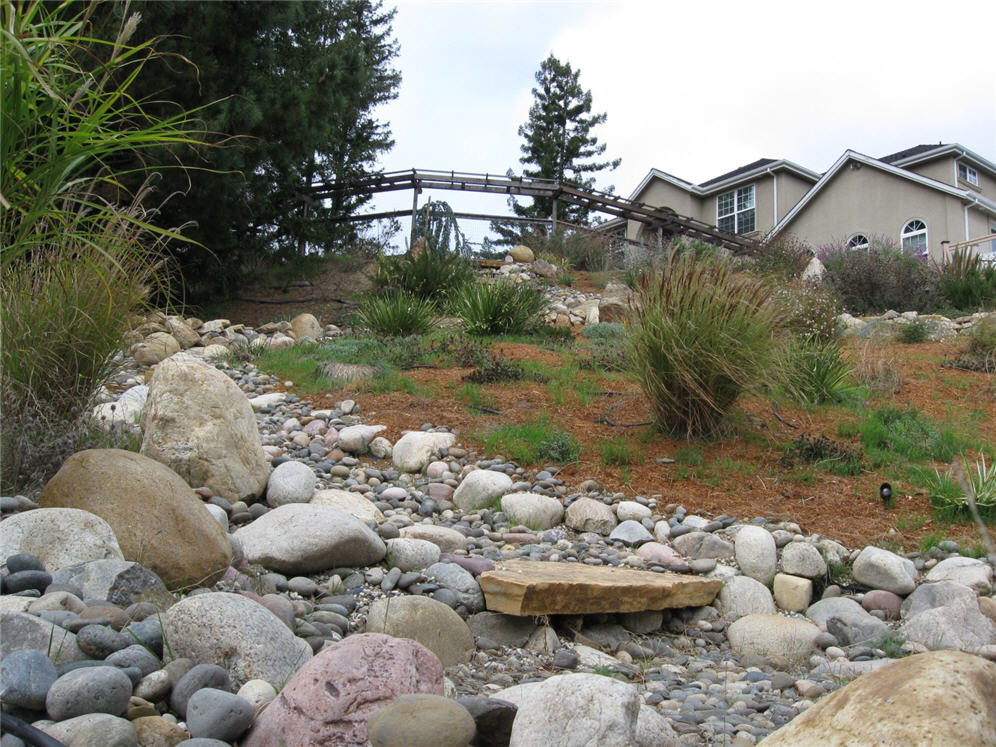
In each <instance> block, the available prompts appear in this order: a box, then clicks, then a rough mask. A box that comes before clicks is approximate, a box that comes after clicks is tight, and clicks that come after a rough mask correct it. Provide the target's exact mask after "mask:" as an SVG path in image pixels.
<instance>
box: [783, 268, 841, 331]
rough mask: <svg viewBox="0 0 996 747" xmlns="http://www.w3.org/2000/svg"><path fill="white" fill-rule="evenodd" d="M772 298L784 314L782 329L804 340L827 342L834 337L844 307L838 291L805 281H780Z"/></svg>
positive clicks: (838, 328) (838, 327) (838, 329)
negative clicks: (838, 318) (783, 327)
mask: <svg viewBox="0 0 996 747" xmlns="http://www.w3.org/2000/svg"><path fill="white" fill-rule="evenodd" d="M775 301H776V302H777V303H778V305H779V307H780V308H781V310H782V313H783V314H784V316H785V324H784V326H785V328H786V329H788V330H789V331H790V332H792V333H793V334H794V335H796V336H798V337H801V338H803V339H812V340H816V341H818V342H829V341H831V340H834V339H836V338H837V336H838V334H839V332H840V325H839V322H838V320H837V317H839V316H840V315H841V314H842V313H843V311H844V306H843V304H841V302H840V298H838V296H837V294H836V293H834V291H833V290H831V289H830V288H827V287H826V286H824V285H822V284H820V283H816V282H811V281H804V280H797V281H795V282H792V283H780V284H779V285H778V286H777V290H776V291H775Z"/></svg>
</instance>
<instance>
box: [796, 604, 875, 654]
mask: <svg viewBox="0 0 996 747" xmlns="http://www.w3.org/2000/svg"><path fill="white" fill-rule="evenodd" d="M806 617H808V618H809V619H810V620H813V621H814V622H816V623H822V624H824V625H826V626H827V630H829V631H830V633H832V634H833V635H834V636H836V637H837V640H838V641H840V642H841V643H842V644H843V645H845V646H850V645H853V644H855V643H874V642H876V641H878V640H879V639H880V638H882V636H884V635H885V634H886V633H888V632H889V626H888V625H886V624H885V623H884V622H882V621H881V620H879V619H878V618H877V617H874V616H873V615H871V614H869V613H868V612H866V611H865V610H864V608H862V606H861V605H860V604H858V603H857V602H855V601H854V600H853V599H848V598H847V597H830V598H827V599H821V600H820V601H819V602H816V603H815V604H813V605H812V606H810V608H809V609H807V610H806Z"/></svg>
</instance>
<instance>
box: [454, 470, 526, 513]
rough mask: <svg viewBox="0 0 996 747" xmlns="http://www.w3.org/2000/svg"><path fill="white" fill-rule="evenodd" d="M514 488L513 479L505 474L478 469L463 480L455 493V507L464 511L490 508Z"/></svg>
mask: <svg viewBox="0 0 996 747" xmlns="http://www.w3.org/2000/svg"><path fill="white" fill-rule="evenodd" d="M511 488H512V478H511V477H509V476H508V475H506V474H505V473H504V472H496V471H495V470H490V469H477V470H474V471H473V472H471V473H469V474H468V475H467V476H466V477H464V478H463V480H462V481H461V483H460V484H459V485H458V486H457V489H456V490H455V491H454V493H453V499H452V500H453V505H455V506H456V507H457V508H459V509H462V510H464V511H476V510H477V509H479V508H484V507H486V506H490V505H491V504H492V503H494V501H495V500H496V499H498V498H500V497H501V496H503V495H504V494H505V493H507V492H508V491H509V490H510V489H511Z"/></svg>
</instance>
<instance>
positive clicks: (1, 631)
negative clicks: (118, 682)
mask: <svg viewBox="0 0 996 747" xmlns="http://www.w3.org/2000/svg"><path fill="white" fill-rule="evenodd" d="M5 523H6V522H5ZM25 649H37V650H39V651H44V652H45V653H46V654H47V655H48V657H49V658H50V659H51V660H52V662H53V663H54V664H56V665H58V666H62V665H64V664H71V663H73V662H76V661H83V660H84V659H86V658H87V655H86V654H84V653H83V652H82V651H81V650H80V647H79V646H78V645H77V643H76V636H75V635H73V634H72V633H70V632H69V631H67V630H65V629H64V628H61V627H59V626H58V625H55V624H54V623H51V622H49V621H47V620H43V619H41V618H40V617H36V616H35V615H29V614H28V613H26V612H0V659H4V658H6V657H7V656H8V655H9V654H11V653H12V652H14V651H23V650H25Z"/></svg>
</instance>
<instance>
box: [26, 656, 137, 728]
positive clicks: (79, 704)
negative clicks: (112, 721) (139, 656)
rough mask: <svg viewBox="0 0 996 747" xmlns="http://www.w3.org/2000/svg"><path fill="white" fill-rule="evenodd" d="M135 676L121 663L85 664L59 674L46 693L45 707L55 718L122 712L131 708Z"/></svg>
mask: <svg viewBox="0 0 996 747" xmlns="http://www.w3.org/2000/svg"><path fill="white" fill-rule="evenodd" d="M131 690H132V685H131V680H130V679H128V675H126V674H125V673H124V672H122V671H121V670H120V669H118V668H117V667H107V666H100V667H84V668H82V669H74V670H72V671H71V672H67V673H66V674H64V675H62V676H61V677H59V678H58V679H57V680H56V681H55V682H54V683H52V686H51V687H50V688H49V690H48V695H47V696H46V697H45V710H46V711H48V715H49V716H50V717H51V718H52V719H54V720H55V721H65V720H66V719H70V718H74V717H76V716H85V715H86V714H88V713H109V714H111V715H112V716H121V715H123V714H124V712H125V711H126V710H127V709H128V699H129V698H130V697H131Z"/></svg>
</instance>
